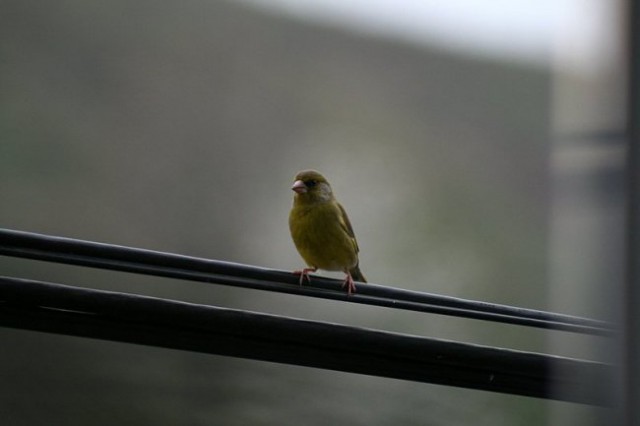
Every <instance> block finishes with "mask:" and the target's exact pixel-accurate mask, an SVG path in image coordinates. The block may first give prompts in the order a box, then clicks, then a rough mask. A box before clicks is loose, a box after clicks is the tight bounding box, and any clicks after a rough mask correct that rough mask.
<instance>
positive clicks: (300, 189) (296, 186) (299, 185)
mask: <svg viewBox="0 0 640 426" xmlns="http://www.w3.org/2000/svg"><path fill="white" fill-rule="evenodd" d="M291 189H293V190H294V191H295V192H296V193H298V194H304V193H305V192H307V185H305V184H304V182H303V181H301V180H297V181H295V182H293V186H292V187H291Z"/></svg>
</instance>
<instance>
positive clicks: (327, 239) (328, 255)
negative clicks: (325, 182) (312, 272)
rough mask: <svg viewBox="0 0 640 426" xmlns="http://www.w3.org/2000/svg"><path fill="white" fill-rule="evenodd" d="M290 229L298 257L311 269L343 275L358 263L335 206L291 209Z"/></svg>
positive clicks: (352, 241) (355, 246) (356, 251)
mask: <svg viewBox="0 0 640 426" xmlns="http://www.w3.org/2000/svg"><path fill="white" fill-rule="evenodd" d="M289 229H290V230H291V237H292V238H293V242H294V244H295V246H296V248H297V249H298V252H299V253H300V256H302V258H303V259H304V261H305V262H306V263H307V264H308V265H309V266H311V267H316V268H319V269H325V270H328V271H344V270H346V269H350V268H352V267H354V266H355V265H356V264H357V263H358V250H357V244H356V242H355V239H354V238H352V237H351V236H350V235H349V234H348V233H347V231H346V229H345V225H344V220H343V219H342V218H341V211H340V208H339V206H338V205H337V202H327V203H319V204H313V205H294V207H293V209H291V213H290V214H289Z"/></svg>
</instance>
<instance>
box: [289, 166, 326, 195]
mask: <svg viewBox="0 0 640 426" xmlns="http://www.w3.org/2000/svg"><path fill="white" fill-rule="evenodd" d="M291 189H292V190H293V191H295V193H296V195H295V200H296V202H302V203H318V202H326V201H331V200H332V199H333V192H332V191H331V185H329V182H327V179H325V177H324V176H322V175H321V174H320V173H319V172H317V171H315V170H303V171H301V172H299V173H298V174H297V175H296V177H295V182H294V183H293V186H292V187H291Z"/></svg>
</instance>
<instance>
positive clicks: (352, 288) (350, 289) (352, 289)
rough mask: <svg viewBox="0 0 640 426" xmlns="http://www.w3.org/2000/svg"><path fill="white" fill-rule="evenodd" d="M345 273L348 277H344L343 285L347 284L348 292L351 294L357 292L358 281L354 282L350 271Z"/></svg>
mask: <svg viewBox="0 0 640 426" xmlns="http://www.w3.org/2000/svg"><path fill="white" fill-rule="evenodd" d="M345 273H346V274H347V277H346V278H345V279H344V282H343V283H342V287H343V288H344V286H347V294H348V295H349V296H351V295H352V294H353V293H355V292H356V283H355V282H353V277H351V274H350V273H349V271H347V272H345Z"/></svg>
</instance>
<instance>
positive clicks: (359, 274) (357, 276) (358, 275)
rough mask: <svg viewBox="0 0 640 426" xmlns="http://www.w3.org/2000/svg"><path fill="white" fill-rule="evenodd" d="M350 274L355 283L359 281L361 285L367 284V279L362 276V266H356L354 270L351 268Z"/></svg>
mask: <svg viewBox="0 0 640 426" xmlns="http://www.w3.org/2000/svg"><path fill="white" fill-rule="evenodd" d="M349 273H350V274H351V278H353V280H354V281H359V282H361V283H366V282H367V279H366V278H365V277H364V275H363V274H362V271H360V265H356V266H354V267H353V268H351V269H350V270H349Z"/></svg>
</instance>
